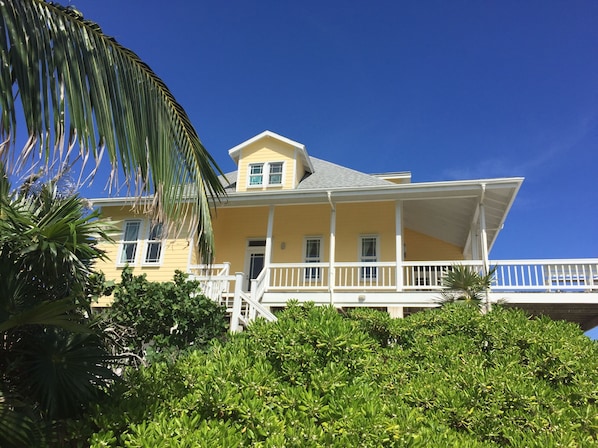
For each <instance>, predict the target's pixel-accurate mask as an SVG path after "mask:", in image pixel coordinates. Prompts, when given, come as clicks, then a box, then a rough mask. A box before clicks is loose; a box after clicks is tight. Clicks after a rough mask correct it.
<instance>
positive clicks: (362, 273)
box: [358, 235, 380, 281]
mask: <svg viewBox="0 0 598 448" xmlns="http://www.w3.org/2000/svg"><path fill="white" fill-rule="evenodd" d="M372 239H373V240H374V242H375V246H374V250H375V254H374V255H364V253H363V244H364V240H372ZM358 244H359V247H358V253H359V262H360V263H370V262H371V263H376V262H377V261H378V259H379V257H380V237H379V236H378V235H360V236H359V243H358ZM377 276H378V268H377V267H375V266H372V267H362V268H360V269H359V278H360V279H361V280H365V281H371V280H376V278H377Z"/></svg>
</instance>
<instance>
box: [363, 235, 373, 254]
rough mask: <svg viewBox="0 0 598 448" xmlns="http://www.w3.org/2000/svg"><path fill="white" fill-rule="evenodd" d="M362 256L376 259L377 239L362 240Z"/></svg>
mask: <svg viewBox="0 0 598 448" xmlns="http://www.w3.org/2000/svg"><path fill="white" fill-rule="evenodd" d="M361 256H362V257H367V258H370V257H374V258H375V257H376V238H373V237H365V238H362V239H361Z"/></svg>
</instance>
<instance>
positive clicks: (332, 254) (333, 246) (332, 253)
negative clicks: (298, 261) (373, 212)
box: [328, 192, 336, 305]
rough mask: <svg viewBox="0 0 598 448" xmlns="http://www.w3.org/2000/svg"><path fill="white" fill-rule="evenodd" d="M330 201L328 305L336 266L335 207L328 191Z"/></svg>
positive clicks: (332, 300)
mask: <svg viewBox="0 0 598 448" xmlns="http://www.w3.org/2000/svg"><path fill="white" fill-rule="evenodd" d="M328 202H329V203H330V250H329V253H328V264H329V266H328V292H329V293H330V305H333V304H334V285H335V282H336V268H335V267H334V261H335V253H336V207H335V206H334V203H333V202H332V193H331V192H328Z"/></svg>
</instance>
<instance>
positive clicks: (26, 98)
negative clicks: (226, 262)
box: [0, 0, 224, 261]
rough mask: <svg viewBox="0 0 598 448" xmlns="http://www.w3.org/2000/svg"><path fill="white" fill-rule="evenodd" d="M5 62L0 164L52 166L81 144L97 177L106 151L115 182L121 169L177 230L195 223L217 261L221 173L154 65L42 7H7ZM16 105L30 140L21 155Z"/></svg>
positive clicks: (0, 82) (1, 44)
mask: <svg viewBox="0 0 598 448" xmlns="http://www.w3.org/2000/svg"><path fill="white" fill-rule="evenodd" d="M0 63H2V66H3V67H4V68H3V69H2V70H1V71H0V107H1V111H0V112H1V115H0V137H1V139H2V141H3V143H0V157H2V158H3V159H5V160H10V161H12V162H13V165H14V166H15V167H17V168H18V167H23V166H31V164H32V163H41V164H42V165H44V166H46V167H47V166H51V165H52V164H54V163H63V162H64V161H65V160H67V159H68V157H69V156H70V155H71V154H70V151H69V148H71V147H73V146H74V145H75V144H76V145H77V146H78V148H79V157H80V158H81V160H82V161H83V162H84V163H83V165H85V162H86V161H87V160H88V159H89V158H91V159H93V160H95V161H96V168H97V163H99V161H100V159H101V158H102V154H103V152H104V148H105V150H106V153H107V157H108V159H109V161H110V163H111V164H112V172H111V176H110V178H111V180H112V181H115V179H117V177H118V173H119V171H120V170H122V172H123V173H124V175H125V179H124V181H125V183H126V184H127V185H128V186H129V188H131V189H133V190H134V192H135V194H136V195H138V197H141V196H142V195H146V194H151V195H153V201H151V202H147V203H146V206H147V207H150V208H153V211H155V213H156V219H159V220H161V221H166V222H169V223H171V225H172V223H179V222H182V221H184V220H185V219H187V216H186V215H187V214H189V217H190V220H189V221H188V222H190V228H193V229H196V230H197V233H198V243H199V249H200V251H201V253H202V256H203V257H204V260H206V261H208V260H209V259H211V256H212V253H213V244H214V242H213V235H212V225H211V216H210V207H209V206H210V201H211V200H214V199H216V198H218V197H219V196H220V195H222V194H224V189H223V187H222V185H221V183H220V182H219V180H218V174H222V172H221V171H220V169H219V168H218V167H217V166H216V164H215V162H214V160H213V158H212V157H211V156H210V154H209V153H208V152H207V151H206V149H205V148H204V146H203V145H202V143H201V141H200V139H199V137H198V135H197V132H196V131H195V129H194V128H193V126H192V124H191V122H190V120H189V117H188V116H187V114H186V113H185V111H184V109H183V108H182V107H181V105H180V104H179V103H178V102H177V101H176V100H175V99H174V97H173V95H172V94H171V92H170V91H169V90H168V88H167V87H166V85H165V84H164V82H163V81H162V80H161V79H160V78H159V77H158V76H157V75H156V74H155V73H154V72H153V71H152V70H151V69H150V68H149V67H148V66H147V64H145V63H144V62H143V61H141V59H140V58H139V57H138V56H137V55H136V54H135V53H133V52H132V51H130V50H128V49H126V48H125V47H123V46H122V45H120V44H118V43H117V42H116V41H115V40H114V39H112V38H111V37H109V36H106V35H105V34H104V33H103V32H102V31H101V29H100V28H99V26H98V25H96V24H95V23H92V22H90V21H87V20H84V19H83V17H82V16H81V14H80V13H78V12H77V11H75V10H73V9H69V8H65V7H61V6H59V5H56V4H52V3H46V2H44V1H42V0H4V1H2V2H0ZM7 68H8V69H7ZM17 102H18V103H20V105H21V107H22V109H23V113H24V116H25V123H26V126H27V131H28V134H29V140H28V141H27V143H26V145H25V147H24V148H23V149H22V150H21V151H20V153H19V154H18V155H17V156H16V155H15V153H14V151H12V150H13V149H14V145H15V141H14V140H15V135H16V127H17V118H16V117H17V112H16V110H17ZM52 140H53V142H54V144H53V145H52V144H51V143H50V142H51V141H52ZM65 146H66V148H65ZM82 170H83V168H82ZM94 171H95V170H94ZM181 185H185V188H181ZM185 196H186V197H185ZM183 199H187V200H188V201H190V205H191V206H189V203H184V202H183Z"/></svg>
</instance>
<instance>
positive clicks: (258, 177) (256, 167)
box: [249, 163, 264, 186]
mask: <svg viewBox="0 0 598 448" xmlns="http://www.w3.org/2000/svg"><path fill="white" fill-rule="evenodd" d="M263 182H264V164H263V163H252V164H250V165H249V185H250V186H254V185H262V183H263Z"/></svg>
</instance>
